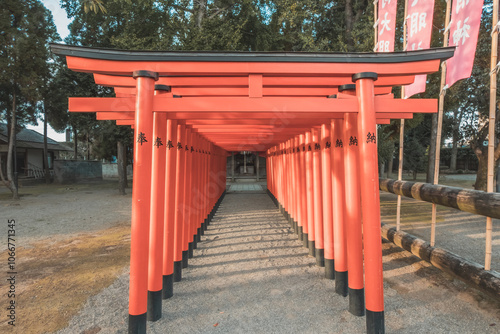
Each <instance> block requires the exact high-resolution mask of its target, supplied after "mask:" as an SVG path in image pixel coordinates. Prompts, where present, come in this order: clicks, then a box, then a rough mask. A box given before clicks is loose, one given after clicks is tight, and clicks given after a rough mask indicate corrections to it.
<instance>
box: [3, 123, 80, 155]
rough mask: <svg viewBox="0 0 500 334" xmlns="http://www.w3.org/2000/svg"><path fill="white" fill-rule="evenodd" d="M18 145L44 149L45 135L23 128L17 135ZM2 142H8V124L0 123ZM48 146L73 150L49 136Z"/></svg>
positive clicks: (61, 149) (53, 148)
mask: <svg viewBox="0 0 500 334" xmlns="http://www.w3.org/2000/svg"><path fill="white" fill-rule="evenodd" d="M16 138H17V147H23V148H41V149H43V135H42V134H40V133H38V132H36V131H34V130H29V129H22V130H21V131H19V132H18V133H17V135H16ZM0 143H8V129H7V124H5V123H0ZM47 147H48V149H49V150H52V151H72V150H73V149H72V148H70V147H68V146H66V145H63V144H61V143H58V142H57V141H55V140H53V139H51V138H49V137H47Z"/></svg>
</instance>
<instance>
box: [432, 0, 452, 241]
mask: <svg viewBox="0 0 500 334" xmlns="http://www.w3.org/2000/svg"><path fill="white" fill-rule="evenodd" d="M450 12H451V0H446V16H445V24H444V41H443V47H447V46H448V37H449V34H450V32H449V29H448V26H449V24H450ZM445 83H446V62H443V63H442V64H441V86H440V90H439V109H438V124H437V136H436V157H435V160H434V180H433V184H438V181H439V160H440V156H441V132H442V127H443V110H444V96H445V89H444V88H445ZM435 243H436V204H434V203H433V204H432V218H431V246H434V245H435Z"/></svg>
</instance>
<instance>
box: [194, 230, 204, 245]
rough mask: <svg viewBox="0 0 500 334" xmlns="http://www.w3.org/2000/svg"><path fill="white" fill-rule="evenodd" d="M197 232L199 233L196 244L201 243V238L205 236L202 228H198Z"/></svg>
mask: <svg viewBox="0 0 500 334" xmlns="http://www.w3.org/2000/svg"><path fill="white" fill-rule="evenodd" d="M196 231H197V233H196V237H195V240H196V242H201V236H202V235H203V232H202V228H201V227H198V229H197V230H196Z"/></svg>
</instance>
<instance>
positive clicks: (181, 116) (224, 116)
mask: <svg viewBox="0 0 500 334" xmlns="http://www.w3.org/2000/svg"><path fill="white" fill-rule="evenodd" d="M108 113H109V115H114V114H115V112H108V111H104V112H98V114H99V119H100V120H108V119H111V120H113V119H115V118H114V117H109V116H107V115H108ZM119 113H121V112H116V114H119ZM123 114H125V115H131V113H129V112H123ZM167 118H169V119H175V120H179V121H185V122H186V124H188V123H189V122H190V121H194V120H211V121H216V120H217V121H220V123H221V124H231V122H232V121H234V120H241V119H242V118H245V119H248V120H254V119H269V123H270V124H273V123H274V122H276V124H277V125H278V127H280V126H279V124H280V123H278V121H282V122H283V123H284V124H287V122H288V121H289V120H291V121H294V120H295V121H297V122H299V121H301V120H305V121H309V122H313V123H312V124H311V125H320V124H322V123H324V122H328V121H329V120H330V119H333V118H342V119H343V118H344V114H343V113H318V112H290V113H252V114H248V113H239V112H234V113H231V112H228V113H199V112H198V113H196V112H194V113H189V112H185V113H184V112H176V113H167ZM379 118H380V119H390V118H393V119H397V118H399V119H401V118H405V119H410V118H413V113H411V112H408V113H405V112H397V113H392V112H390V113H382V112H381V113H377V119H379ZM117 119H119V118H117ZM127 119H130V120H133V116H132V115H131V116H130V117H127Z"/></svg>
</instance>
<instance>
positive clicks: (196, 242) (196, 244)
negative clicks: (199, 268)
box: [193, 235, 198, 249]
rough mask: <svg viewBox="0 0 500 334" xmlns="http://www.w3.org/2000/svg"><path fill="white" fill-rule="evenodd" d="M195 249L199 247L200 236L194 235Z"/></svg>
mask: <svg viewBox="0 0 500 334" xmlns="http://www.w3.org/2000/svg"><path fill="white" fill-rule="evenodd" d="M193 249H198V236H197V235H195V236H194V237H193Z"/></svg>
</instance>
